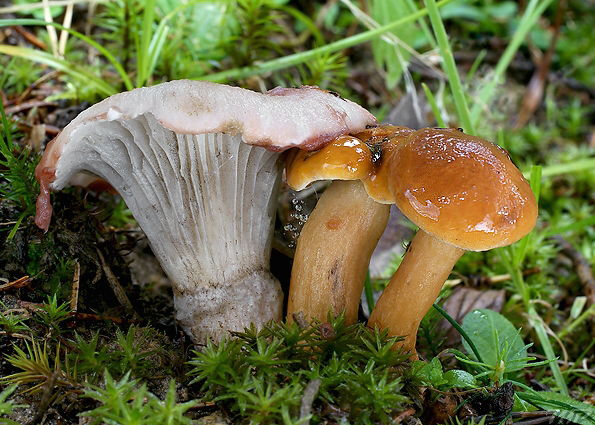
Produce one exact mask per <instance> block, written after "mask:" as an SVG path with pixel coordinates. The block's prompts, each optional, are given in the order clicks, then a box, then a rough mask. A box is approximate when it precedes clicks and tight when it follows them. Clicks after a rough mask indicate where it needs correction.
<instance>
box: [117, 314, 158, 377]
mask: <svg viewBox="0 0 595 425" xmlns="http://www.w3.org/2000/svg"><path fill="white" fill-rule="evenodd" d="M154 332H155V331H154V330H153V329H152V328H148V327H146V328H140V327H139V326H135V325H132V326H130V327H129V328H128V331H127V332H126V334H124V333H123V332H122V331H121V330H120V329H119V328H117V329H116V339H117V342H118V345H119V346H120V350H118V351H116V352H114V353H112V357H117V361H116V362H114V364H115V365H117V369H118V371H119V372H120V373H126V371H135V372H140V371H142V370H145V369H146V368H147V367H148V366H149V364H148V361H147V358H148V357H149V356H151V355H153V354H154V353H155V352H156V351H157V350H156V349H148V348H147V343H148V342H149V341H150V339H151V336H152V334H153V333H154Z"/></svg>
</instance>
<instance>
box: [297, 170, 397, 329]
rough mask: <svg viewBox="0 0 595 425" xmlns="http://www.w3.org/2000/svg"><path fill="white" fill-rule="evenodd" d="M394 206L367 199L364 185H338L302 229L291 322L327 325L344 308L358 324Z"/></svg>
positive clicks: (329, 192)
mask: <svg viewBox="0 0 595 425" xmlns="http://www.w3.org/2000/svg"><path fill="white" fill-rule="evenodd" d="M389 211H390V206H389V205H384V204H380V203H378V202H376V201H374V200H373V199H372V198H370V197H369V196H368V194H367V193H366V191H365V189H364V185H363V184H362V183H361V182H360V181H334V182H333V183H332V184H331V185H330V186H329V187H328V188H327V189H326V190H325V192H324V194H323V195H322V196H321V197H320V199H319V200H318V203H317V204H316V208H314V211H313V212H312V214H310V217H309V218H308V221H307V222H306V224H305V225H304V228H303V229H302V231H301V233H300V237H299V240H298V245H297V250H296V253H295V257H294V263H293V269H292V272H291V283H290V288H289V301H288V307H287V310H288V311H287V313H288V317H289V318H291V317H292V313H296V312H298V311H301V312H303V313H304V316H305V317H306V319H307V320H311V319H313V318H316V319H320V320H323V321H324V320H326V318H327V315H328V312H329V309H330V308H331V307H332V309H333V313H334V314H335V315H338V314H339V313H341V311H343V309H345V316H346V323H347V324H352V323H355V322H356V320H357V310H358V305H359V300H360V297H361V294H362V289H363V285H364V281H365V278H366V271H367V269H368V265H369V263H370V256H371V255H372V252H373V251H374V248H375V247H376V244H377V243H378V239H380V236H381V235H382V232H383V231H384V229H385V227H386V224H387V223H388V216H389Z"/></svg>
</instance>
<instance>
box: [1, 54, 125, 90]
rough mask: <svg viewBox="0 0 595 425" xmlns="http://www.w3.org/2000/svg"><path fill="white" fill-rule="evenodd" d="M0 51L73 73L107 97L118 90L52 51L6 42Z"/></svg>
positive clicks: (73, 75) (72, 74)
mask: <svg viewBox="0 0 595 425" xmlns="http://www.w3.org/2000/svg"><path fill="white" fill-rule="evenodd" d="M0 53H4V54H6V55H10V56H18V57H22V58H25V59H28V60H30V61H33V62H39V63H43V64H45V65H48V66H50V67H52V68H54V69H57V70H59V71H62V72H64V73H66V74H68V75H71V76H72V77H74V78H76V79H78V80H80V81H83V82H86V83H88V84H91V85H93V86H95V88H96V89H97V91H98V92H100V93H103V94H104V95H105V96H106V97H107V96H111V95H112V94H116V93H117V92H118V90H116V88H115V87H113V86H111V85H110V84H108V83H106V82H105V81H104V80H103V79H102V78H100V77H97V76H95V75H93V74H91V73H90V72H88V71H86V70H84V69H81V68H80V67H78V66H76V65H74V64H73V63H72V62H70V61H67V60H64V59H59V58H57V57H55V56H53V55H52V54H50V53H46V52H42V51H40V50H34V49H29V48H26V47H17V46H8V45H6V44H0Z"/></svg>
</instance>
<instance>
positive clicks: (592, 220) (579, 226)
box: [545, 216, 595, 237]
mask: <svg viewBox="0 0 595 425" xmlns="http://www.w3.org/2000/svg"><path fill="white" fill-rule="evenodd" d="M591 226H595V216H592V217H589V218H585V219H583V220H579V221H576V222H574V223H572V224H569V225H568V226H563V227H554V228H552V229H550V230H549V231H547V232H546V233H545V237H549V236H553V235H558V234H561V233H566V232H575V231H582V230H584V229H586V228H588V227H591Z"/></svg>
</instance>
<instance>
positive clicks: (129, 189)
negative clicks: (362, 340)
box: [36, 81, 376, 343]
mask: <svg viewBox="0 0 595 425" xmlns="http://www.w3.org/2000/svg"><path fill="white" fill-rule="evenodd" d="M375 122H376V119H375V118H374V116H372V115H371V114H370V113H369V112H367V111H366V110H365V109H363V108H361V107H360V106H358V105H356V104H355V103H353V102H350V101H348V100H345V99H342V98H340V97H337V96H335V95H333V94H332V93H329V92H326V91H324V90H320V89H318V88H316V87H303V88H300V89H283V88H277V89H273V90H271V91H269V92H268V93H266V94H261V93H255V92H252V91H249V90H244V89H240V88H238V87H230V86H225V85H220V84H213V83H208V82H200V81H172V82H169V83H164V84H160V85H157V86H153V87H148V88H140V89H136V90H132V91H130V92H126V93H120V94H118V95H115V96H112V97H110V98H108V99H106V100H104V101H103V102H100V103H98V104H96V105H94V106H92V107H91V108H89V109H87V110H86V111H84V112H82V113H81V114H80V115H79V116H78V117H77V118H75V119H74V120H73V121H72V122H71V123H70V124H69V125H68V126H66V128H65V129H64V130H63V131H62V133H60V134H59V135H58V136H57V137H56V138H55V139H54V140H53V141H52V142H51V143H50V144H48V146H47V148H46V150H45V152H44V154H43V157H42V159H41V161H40V163H39V165H38V167H37V169H36V177H37V179H38V180H39V182H40V186H41V193H40V196H39V197H38V201H37V215H36V223H37V225H38V226H39V227H41V228H42V229H44V230H47V229H48V227H49V224H50V220H51V213H52V209H51V205H50V189H53V190H60V189H62V188H63V187H65V186H67V185H69V184H73V182H74V180H78V181H79V182H80V181H87V182H89V181H93V178H96V177H99V178H101V179H104V180H106V181H107V182H108V183H109V184H110V185H111V186H112V187H113V188H114V189H115V190H116V191H117V192H118V193H119V194H120V195H121V196H122V198H123V199H124V201H125V202H126V204H127V206H128V208H129V209H130V211H131V212H132V215H133V216H134V217H135V219H136V220H137V222H138V223H139V226H140V227H141V229H142V230H143V231H144V232H145V234H146V235H147V239H148V240H149V243H150V245H151V248H152V249H153V251H154V253H155V255H156V257H157V259H158V260H159V262H160V264H161V266H162V267H163V269H164V271H165V272H166V273H167V275H168V276H169V278H170V280H171V282H172V286H173V292H174V306H175V310H176V319H177V320H178V322H179V323H180V324H181V325H182V327H183V328H184V330H186V331H187V332H188V334H189V335H190V336H191V338H192V339H193V340H194V341H195V342H197V343H204V342H205V340H206V339H207V337H211V338H213V339H215V340H218V339H220V338H221V337H223V336H224V335H225V334H226V333H227V332H228V331H242V330H243V329H244V328H245V327H247V326H249V325H250V323H254V324H256V325H257V326H262V325H263V324H264V323H266V322H268V321H270V320H280V319H281V314H282V301H283V293H282V291H281V288H280V285H279V282H278V281H277V280H276V279H275V278H274V276H273V275H272V274H271V273H270V270H269V260H270V252H271V238H272V230H273V223H274V218H275V211H276V202H277V190H278V188H279V182H280V177H281V172H282V168H283V164H282V158H281V154H280V153H281V152H283V151H284V150H286V149H289V148H291V147H296V146H298V147H300V148H302V149H316V148H319V147H321V146H324V145H326V144H327V143H329V142H330V141H332V140H333V139H335V138H336V137H338V136H341V135H343V134H347V133H350V132H354V131H361V130H363V129H364V128H365V126H366V125H368V124H373V123H375ZM79 173H86V174H89V175H91V176H92V177H93V178H91V179H89V178H85V179H77V176H78V175H80V174H79Z"/></svg>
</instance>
